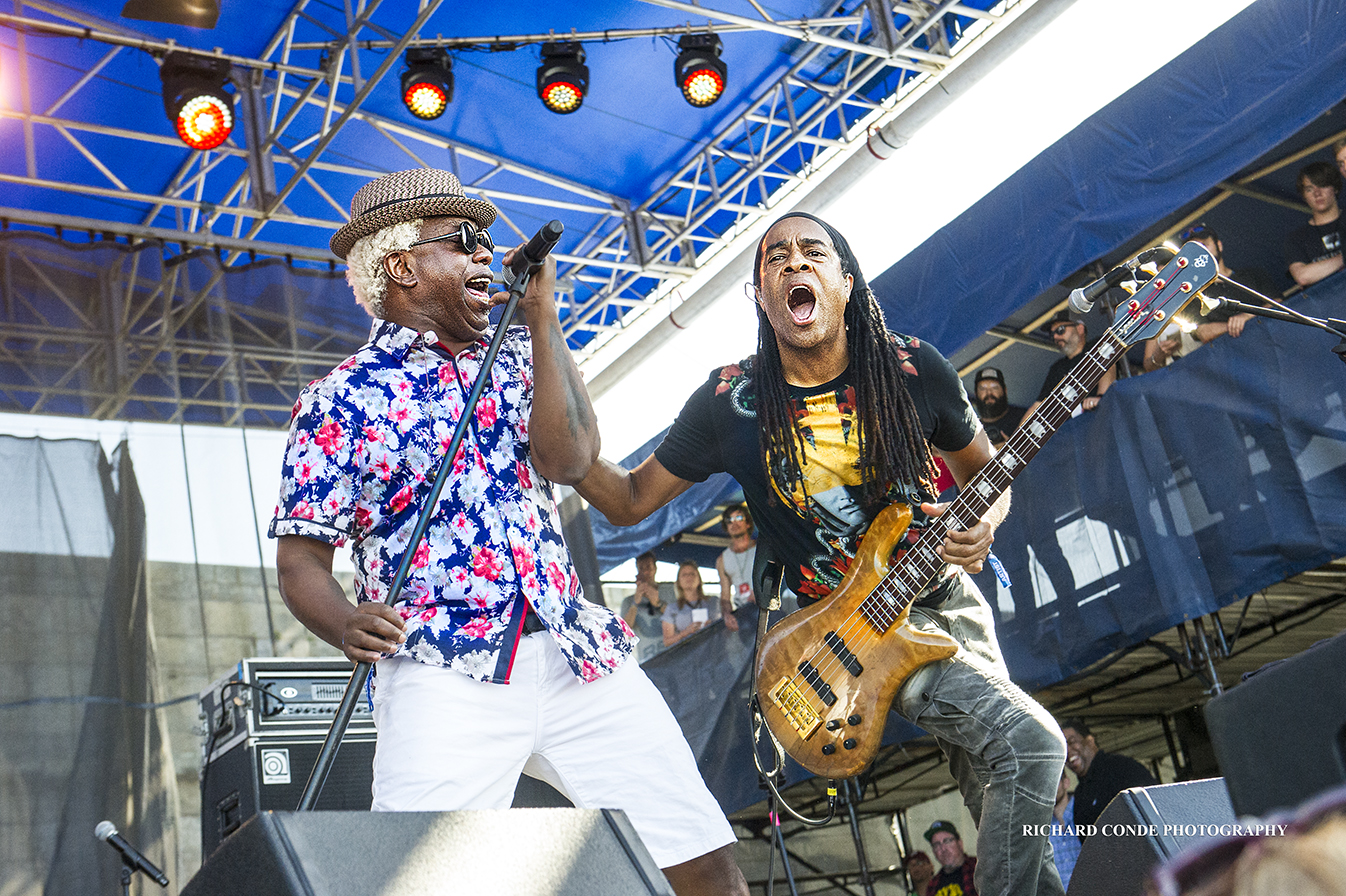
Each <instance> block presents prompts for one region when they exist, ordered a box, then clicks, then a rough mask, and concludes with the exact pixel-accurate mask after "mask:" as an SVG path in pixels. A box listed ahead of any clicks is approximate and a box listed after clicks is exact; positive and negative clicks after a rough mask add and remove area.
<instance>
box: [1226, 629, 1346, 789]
mask: <svg viewBox="0 0 1346 896" xmlns="http://www.w3.org/2000/svg"><path fill="white" fill-rule="evenodd" d="M1206 725H1207V727H1208V728H1209V729H1210V735H1211V741H1212V743H1213V744H1214V745H1215V757H1216V759H1217V760H1219V763H1220V771H1221V772H1222V773H1223V774H1224V777H1225V782H1226V784H1227V785H1228V786H1229V798H1230V801H1231V802H1232V803H1233V804H1234V809H1235V810H1237V812H1238V813H1239V814H1240V815H1265V814H1266V813H1267V812H1269V811H1271V810H1272V809H1280V808H1288V807H1293V806H1297V805H1299V804H1300V803H1302V802H1303V801H1304V800H1306V799H1308V798H1309V797H1311V796H1314V795H1315V794H1318V793H1321V792H1322V791H1324V790H1327V789H1329V788H1331V787H1336V786H1340V785H1341V784H1342V783H1346V634H1341V635H1337V636H1336V637H1335V638H1332V639H1330V640H1327V641H1323V642H1320V643H1319V644H1316V645H1314V646H1313V647H1310V648H1309V649H1308V650H1305V651H1304V652H1303V653H1300V654H1296V655H1295V656H1293V657H1291V658H1290V659H1288V660H1284V661H1283V662H1280V663H1276V664H1273V665H1270V666H1266V667H1264V668H1263V669H1261V670H1259V671H1258V672H1257V673H1256V674H1254V675H1251V676H1249V677H1248V679H1247V680H1246V681H1244V682H1242V683H1241V684H1238V685H1236V686H1235V687H1232V688H1230V689H1229V690H1228V691H1226V692H1225V693H1224V694H1222V695H1221V696H1219V697H1216V698H1215V699H1213V700H1211V701H1210V702H1209V703H1207V704H1206Z"/></svg>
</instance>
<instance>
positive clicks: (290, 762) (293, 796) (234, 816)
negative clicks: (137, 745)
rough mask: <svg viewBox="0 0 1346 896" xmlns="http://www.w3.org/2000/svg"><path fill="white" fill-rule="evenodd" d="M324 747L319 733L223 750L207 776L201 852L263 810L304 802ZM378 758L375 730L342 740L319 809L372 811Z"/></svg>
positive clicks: (208, 851) (250, 741)
mask: <svg viewBox="0 0 1346 896" xmlns="http://www.w3.org/2000/svg"><path fill="white" fill-rule="evenodd" d="M321 750H322V739H321V738H317V737H306V738H274V739H272V738H266V739H259V738H248V739H246V740H243V741H240V742H239V743H238V744H237V745H236V746H234V747H233V748H232V749H230V750H228V751H226V752H223V753H219V754H217V755H216V757H215V760H214V761H213V762H211V763H210V765H209V766H207V767H206V768H205V770H204V771H203V772H202V775H201V855H203V856H208V855H210V854H211V853H212V852H214V851H215V849H216V847H218V846H219V845H220V843H221V842H222V841H223V840H224V839H225V838H226V837H228V836H229V835H231V834H232V833H234V831H236V830H238V829H239V827H241V826H242V824H243V823H244V822H245V821H247V820H248V819H249V818H252V817H253V816H254V815H256V814H257V813H258V812H264V811H266V810H269V809H279V810H282V811H289V810H291V809H293V808H295V807H296V806H298V805H299V798H300V797H301V796H303V794H304V786H305V785H306V784H308V776H309V773H310V772H312V771H313V766H314V764H315V763H316V762H317V761H318V753H319V752H320V751H321ZM373 763H374V737H373V735H372V734H369V735H364V736H360V737H354V738H347V739H346V740H344V741H342V743H341V749H339V750H337V755H336V761H335V762H334V763H333V764H332V770H331V772H329V773H328V775H327V782H326V783H325V784H324V785H323V789H322V793H320V794H319V795H318V803H317V808H318V809H324V810H326V809H333V810H339V809H364V810H366V811H368V809H369V804H370V803H371V802H372V801H373V796H372V794H371V790H370V787H371V784H372V782H373V774H374V773H373Z"/></svg>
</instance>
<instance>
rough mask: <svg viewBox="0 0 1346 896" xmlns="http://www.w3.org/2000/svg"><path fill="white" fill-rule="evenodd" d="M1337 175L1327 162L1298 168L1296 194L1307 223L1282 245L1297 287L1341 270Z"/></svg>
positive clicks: (1339, 185) (1338, 182)
mask: <svg viewBox="0 0 1346 896" xmlns="http://www.w3.org/2000/svg"><path fill="white" fill-rule="evenodd" d="M1341 183H1342V180H1341V173H1340V172H1339V171H1337V169H1336V166H1334V165H1329V164H1328V163H1327V162H1310V163H1309V164H1307V165H1305V166H1304V167H1303V168H1301V169H1299V193H1300V195H1301V196H1303V197H1304V202H1305V203H1307V204H1308V206H1309V211H1310V213H1311V214H1310V215H1309V221H1308V223H1307V224H1305V225H1304V226H1303V227H1300V228H1299V229H1297V230H1295V231H1294V232H1292V233H1291V234H1290V237H1289V239H1288V240H1286V242H1285V261H1286V264H1287V265H1288V266H1289V268H1290V276H1291V277H1292V278H1294V281H1295V282H1296V283H1298V284H1299V285H1300V286H1311V285H1313V284H1314V283H1317V282H1318V281H1319V280H1321V279H1323V278H1324V277H1326V276H1327V275H1329V274H1334V273H1336V272H1337V271H1339V270H1341V232H1340V224H1339V222H1338V219H1339V218H1340V217H1341V210H1340V209H1339V208H1338V207H1337V191H1339V190H1340V189H1341Z"/></svg>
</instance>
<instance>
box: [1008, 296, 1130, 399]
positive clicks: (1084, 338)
mask: <svg viewBox="0 0 1346 896" xmlns="http://www.w3.org/2000/svg"><path fill="white" fill-rule="evenodd" d="M1047 332H1048V333H1049V334H1050V335H1051V337H1052V342H1055V343H1056V347H1057V349H1058V350H1060V352H1061V354H1062V355H1064V356H1065V357H1063V358H1061V359H1059V360H1058V361H1057V362H1056V363H1055V364H1053V365H1052V366H1051V367H1049V368H1047V376H1046V377H1044V378H1043V380H1042V390H1041V391H1040V392H1039V393H1038V400H1037V401H1035V402H1033V403H1032V404H1031V405H1029V406H1028V413H1026V414H1024V417H1025V418H1027V417H1031V416H1032V415H1033V412H1034V411H1036V410H1037V409H1038V405H1040V404H1042V402H1044V401H1046V399H1047V396H1049V395H1051V394H1052V390H1053V389H1055V388H1056V386H1057V384H1058V383H1060V382H1061V380H1063V379H1065V378H1066V374H1068V373H1070V371H1071V370H1072V369H1073V368H1074V367H1075V365H1076V364H1077V363H1078V362H1079V360H1080V355H1082V354H1084V352H1085V350H1086V349H1089V348H1091V347H1092V346H1093V344H1094V343H1095V342H1097V341H1098V340H1097V339H1092V340H1091V339H1089V329H1088V327H1086V326H1085V324H1084V321H1082V320H1075V319H1074V318H1073V317H1071V315H1070V312H1069V311H1067V310H1066V309H1065V308H1062V309H1061V310H1060V311H1058V312H1056V314H1055V315H1054V316H1053V317H1052V319H1051V320H1049V321H1047ZM1116 380H1117V368H1116V367H1115V366H1114V367H1109V368H1108V369H1107V372H1106V373H1104V374H1103V376H1102V378H1100V379H1099V381H1098V383H1097V384H1096V385H1095V386H1094V387H1093V388H1092V389H1090V390H1089V394H1088V395H1087V396H1085V399H1084V401H1083V402H1081V403H1080V406H1079V407H1078V408H1076V409H1075V413H1074V414H1072V415H1071V416H1075V415H1078V414H1079V413H1081V412H1082V411H1092V410H1093V409H1094V408H1096V407H1098V399H1099V398H1100V397H1101V396H1102V395H1103V393H1104V392H1106V391H1108V387H1109V386H1111V385H1112V384H1113V383H1114V382H1116Z"/></svg>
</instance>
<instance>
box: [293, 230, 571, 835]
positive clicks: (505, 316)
mask: <svg viewBox="0 0 1346 896" xmlns="http://www.w3.org/2000/svg"><path fill="white" fill-rule="evenodd" d="M563 230H564V226H563V225H562V224H561V222H560V221H550V222H548V223H547V224H545V225H544V226H543V228H542V229H541V230H539V231H538V233H537V235H536V236H534V237H533V238H532V239H531V240H529V241H528V245H526V246H524V247H523V249H521V250H520V251H519V253H518V254H517V255H516V256H515V258H514V261H513V262H512V263H511V264H510V265H509V267H507V268H506V269H505V272H504V276H505V285H506V286H508V287H509V300H508V301H507V302H506V303H505V310H504V312H503V313H502V314H501V315H500V321H499V323H497V324H496V326H495V335H493V336H492V337H491V343H490V346H489V347H488V348H487V349H486V357H485V359H484V360H483V361H482V364H481V372H480V373H479V374H477V379H476V382H474V383H473V384H472V391H471V392H469V393H468V396H467V401H466V402H465V403H464V405H463V412H462V414H460V415H459V417H458V424H457V425H456V426H455V427H454V429H453V438H452V439H450V440H449V449H448V450H447V451H445V452H444V458H443V459H442V460H441V461H440V462H439V471H438V472H437V473H436V474H435V481H434V484H433V485H432V486H431V487H430V494H429V495H427V496H426V499H425V506H424V507H422V508H421V513H420V516H419V517H417V518H416V528H415V529H413V530H412V533H411V540H410V541H408V542H407V549H406V551H405V552H404V553H403V554H402V562H401V563H399V564H398V566H397V575H396V576H394V577H393V584H392V587H391V588H389V589H388V596H387V598H385V599H384V603H386V604H387V605H388V606H390V607H391V606H393V605H394V604H396V603H397V598H398V597H399V596H400V595H401V593H402V585H403V584H404V583H405V582H406V580H407V574H408V573H409V572H410V571H411V561H412V558H413V556H414V555H415V553H416V546H417V545H419V544H420V543H421V539H422V538H424V537H425V530H426V529H428V528H429V527H430V517H431V516H432V515H433V514H434V511H435V505H436V504H438V503H439V493H440V492H441V491H443V490H444V484H445V483H446V482H448V479H449V471H450V470H452V469H453V459H454V458H455V457H457V456H458V447H459V446H460V445H461V444H462V442H463V436H464V435H466V433H467V427H468V424H469V423H470V422H471V420H472V418H473V416H474V414H475V413H476V408H477V401H478V400H479V399H480V398H481V393H482V391H483V390H484V389H485V387H486V380H487V379H488V378H489V377H490V375H491V366H492V365H493V364H495V356H496V355H497V354H498V353H499V352H500V343H501V342H502V341H504V338H505V330H506V329H507V328H508V327H509V322H510V319H511V318H513V317H514V309H515V308H516V307H517V306H518V304H519V297H520V296H522V295H523V293H524V290H526V289H527V288H528V282H529V281H530V280H532V279H533V273H534V272H535V271H536V270H537V269H538V268H539V267H541V265H542V262H543V261H544V260H545V259H546V257H547V254H548V253H549V252H551V249H552V247H553V246H555V245H556V242H557V240H559V239H560V238H561V233H562V231H563ZM371 668H372V664H371V663H359V664H357V665H356V667H355V671H354V672H352V673H351V680H350V682H349V683H348V684H347V685H346V693H345V694H343V695H342V697H341V705H340V706H339V707H338V708H337V713H336V717H335V718H333V719H332V727H331V728H329V729H328V730H327V739H326V740H324V741H323V744H322V750H321V751H319V753H318V759H317V761H316V762H315V763H314V764H313V772H312V773H311V774H310V775H309V777H308V783H307V784H306V785H304V794H303V796H301V797H300V798H299V806H298V810H299V811H300V812H307V811H309V810H310V809H312V808H313V807H314V805H315V804H316V803H317V802H318V794H319V793H321V792H322V787H323V784H325V783H326V782H327V774H328V772H330V771H331V769H332V763H333V761H335V760H336V753H337V748H338V747H340V746H341V739H342V738H343V737H344V736H345V734H346V726H347V725H349V724H350V720H351V715H352V714H354V712H355V701H357V700H359V699H360V692H361V691H363V690H364V688H365V682H366V681H367V680H368V679H369V672H370V669H371Z"/></svg>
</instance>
